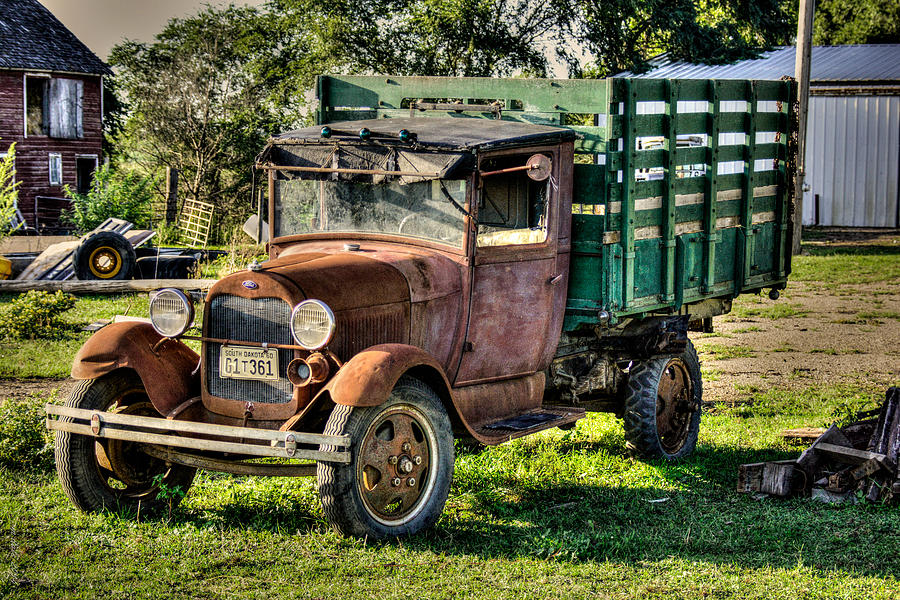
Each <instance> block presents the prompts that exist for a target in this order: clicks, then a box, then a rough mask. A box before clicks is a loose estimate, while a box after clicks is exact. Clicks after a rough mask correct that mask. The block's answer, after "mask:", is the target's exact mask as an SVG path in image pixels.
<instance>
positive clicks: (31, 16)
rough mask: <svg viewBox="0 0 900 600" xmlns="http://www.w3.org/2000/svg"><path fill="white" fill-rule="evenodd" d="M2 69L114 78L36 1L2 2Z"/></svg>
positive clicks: (0, 60)
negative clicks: (85, 74) (86, 74)
mask: <svg viewBox="0 0 900 600" xmlns="http://www.w3.org/2000/svg"><path fill="white" fill-rule="evenodd" d="M0 69H22V70H40V71H52V72H63V73H88V74H94V75H112V70H110V68H109V67H108V66H106V64H105V63H104V62H103V61H102V60H100V59H99V58H97V55H96V54H94V53H93V52H91V50H90V49H89V48H88V47H87V46H85V45H84V43H82V42H81V40H79V39H78V38H77V37H75V34H73V33H72V32H71V31H69V30H68V29H67V28H66V26H65V25H63V24H62V23H60V21H59V19H57V18H56V17H55V16H53V13H51V12H50V11H49V10H47V9H46V8H44V6H43V5H42V4H41V3H40V2H38V1H37V0H2V2H0Z"/></svg>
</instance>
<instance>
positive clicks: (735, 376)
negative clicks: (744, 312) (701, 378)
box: [694, 259, 900, 402]
mask: <svg viewBox="0 0 900 600" xmlns="http://www.w3.org/2000/svg"><path fill="white" fill-rule="evenodd" d="M898 260H900V259H898ZM892 287H893V288H894V291H895V292H896V293H892V294H885V293H884V292H885V285H870V286H854V293H852V294H851V295H849V296H845V295H840V294H841V293H846V290H841V291H840V292H835V291H828V290H822V289H820V288H816V287H813V286H810V285H807V284H804V283H791V284H789V285H788V289H787V290H786V293H785V296H784V297H782V299H780V300H778V301H776V302H773V301H771V300H769V299H768V298H767V297H766V298H760V302H761V304H760V305H756V304H754V305H752V306H753V308H757V306H759V307H760V308H763V309H766V308H769V307H771V306H774V305H775V304H777V303H789V304H790V305H791V306H792V307H797V310H798V312H799V313H800V314H798V315H795V316H789V317H784V318H775V319H773V318H768V317H765V316H749V317H736V316H733V315H723V316H721V317H717V318H716V319H715V320H714V327H715V331H716V334H713V336H708V335H707V336H695V337H694V343H695V344H697V346H698V347H699V348H700V349H701V361H702V364H703V367H704V371H706V372H707V373H708V374H709V376H708V377H706V379H707V380H706V381H705V382H704V389H705V394H704V396H705V399H706V400H707V401H712V402H738V401H740V400H742V399H744V398H746V397H748V396H749V395H750V394H751V393H753V392H757V391H766V390H769V389H772V388H781V389H799V388H807V387H810V386H814V385H833V384H839V383H842V382H845V383H854V382H857V383H865V384H871V385H874V386H877V387H888V386H889V385H896V383H897V382H898V380H900V282H898V283H895V284H893V286H892ZM873 291H877V292H879V295H877V296H873V295H871V293H872V292H873ZM885 315H887V316H885ZM891 315H898V316H891ZM722 347H724V349H723V348H722ZM704 348H705V349H706V350H707V351H705V352H704V351H703V349H704ZM728 349H731V350H733V351H734V353H736V354H748V353H749V354H750V356H738V357H735V358H727V356H729V352H728ZM710 350H711V351H710ZM723 357H725V358H723Z"/></svg>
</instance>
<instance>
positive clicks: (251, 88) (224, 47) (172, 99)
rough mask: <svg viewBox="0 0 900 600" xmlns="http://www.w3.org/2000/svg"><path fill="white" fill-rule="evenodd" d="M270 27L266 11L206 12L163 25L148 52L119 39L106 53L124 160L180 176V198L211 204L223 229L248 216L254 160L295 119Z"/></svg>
mask: <svg viewBox="0 0 900 600" xmlns="http://www.w3.org/2000/svg"><path fill="white" fill-rule="evenodd" d="M270 29H271V28H270V27H269V23H268V22H267V19H266V14H265V13H264V11H260V10H258V9H255V8H246V7H245V8H236V7H234V6H228V7H226V8H223V9H217V8H212V7H206V8H205V9H204V10H202V11H201V12H200V13H198V14H197V15H195V16H193V17H189V18H185V19H173V20H171V21H169V23H168V25H166V27H165V29H163V31H162V32H161V33H160V34H158V35H157V36H156V40H155V41H154V42H153V43H152V44H144V43H138V42H134V41H126V42H123V43H122V44H119V45H117V46H116V47H115V48H113V50H112V52H111V55H110V62H111V64H112V65H113V66H115V67H116V69H117V71H118V75H117V77H116V87H117V89H118V90H119V91H120V92H121V93H122V95H123V97H124V99H125V101H126V102H127V104H128V109H127V110H128V113H127V114H128V117H127V119H126V121H125V124H124V127H123V129H122V131H121V133H120V134H119V135H118V137H117V145H118V146H119V148H120V149H121V150H122V151H123V160H126V161H128V162H131V163H132V164H134V165H136V166H137V168H139V169H140V170H142V171H144V172H145V173H147V174H155V173H156V172H158V169H159V168H160V167H163V166H168V167H172V168H175V169H178V170H179V172H180V173H181V184H182V185H181V190H180V191H181V192H182V196H186V197H188V198H192V199H196V200H200V201H204V202H210V203H212V204H215V205H216V207H217V215H218V217H219V219H220V224H224V225H225V226H226V227H231V226H233V225H234V224H236V223H239V222H240V221H241V220H243V218H244V217H245V216H246V213H247V212H249V210H250V208H251V204H252V203H251V202H249V201H248V200H249V197H248V196H249V195H248V191H249V188H250V180H251V167H252V165H253V161H254V157H255V156H256V154H257V153H258V152H259V151H260V149H261V148H262V146H263V144H264V143H265V141H266V139H267V137H268V136H269V135H270V133H271V132H277V131H280V130H282V129H283V128H285V126H286V125H287V124H289V123H291V122H292V121H294V120H295V118H296V115H295V114H294V113H293V109H294V108H295V105H294V104H292V103H291V102H290V101H289V99H287V100H286V99H285V97H284V88H283V87H282V86H283V84H284V80H285V78H286V77H287V75H288V72H287V70H286V69H283V68H280V66H279V61H278V60H277V58H278V57H279V54H278V52H277V46H276V44H277V43H278V40H277V39H274V40H273V38H272V36H271V35H270V34H271V31H270Z"/></svg>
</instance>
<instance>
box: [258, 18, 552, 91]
mask: <svg viewBox="0 0 900 600" xmlns="http://www.w3.org/2000/svg"><path fill="white" fill-rule="evenodd" d="M270 6H271V7H272V12H273V13H275V14H282V15H285V18H286V23H293V26H294V27H293V29H294V31H298V32H302V33H301V35H309V34H310V33H312V34H313V36H314V37H315V39H316V42H315V44H314V45H315V46H316V47H318V48H321V49H323V50H324V52H323V53H324V54H327V55H328V56H330V57H331V58H332V66H337V67H339V68H341V69H342V70H344V71H347V72H354V73H385V74H387V73H390V74H394V75H450V76H468V77H474V76H485V77H487V76H498V75H499V76H503V75H511V74H514V73H517V72H522V73H525V74H529V75H536V76H540V75H545V74H546V73H547V69H548V57H547V54H548V49H549V48H550V47H552V46H553V45H554V44H555V43H556V42H558V41H559V39H558V38H559V35H560V34H561V31H562V30H561V28H560V27H559V25H560V19H559V14H558V13H557V12H555V11H553V10H549V9H548V8H547V6H545V5H541V4H539V3H534V2H527V1H526V0H509V1H503V0H396V1H391V2H387V1H385V0H334V1H331V2H326V3H322V2H316V1H314V0H271V2H270ZM298 23H300V26H297V25H298ZM289 28H290V26H286V27H285V29H289Z"/></svg>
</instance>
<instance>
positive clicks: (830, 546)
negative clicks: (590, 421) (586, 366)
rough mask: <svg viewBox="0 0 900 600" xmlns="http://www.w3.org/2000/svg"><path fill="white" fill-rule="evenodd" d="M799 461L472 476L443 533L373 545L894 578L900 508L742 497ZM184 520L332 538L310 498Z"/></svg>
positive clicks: (715, 461)
mask: <svg viewBox="0 0 900 600" xmlns="http://www.w3.org/2000/svg"><path fill="white" fill-rule="evenodd" d="M559 451H560V453H563V452H568V451H572V452H577V453H592V452H605V453H607V454H611V455H615V454H618V453H619V451H618V450H613V449H612V448H610V446H608V445H606V444H603V443H597V442H572V443H571V444H570V445H569V446H568V447H567V446H566V444H565V442H561V443H560V445H559ZM464 455H465V452H464V453H461V456H464ZM792 456H796V452H795V453H791V452H778V451H752V450H743V449H736V448H732V447H719V446H712V445H708V444H707V445H702V446H701V447H699V448H698V451H697V453H696V454H695V455H694V456H693V457H692V458H691V459H689V460H687V461H684V462H682V463H676V464H672V463H665V462H650V463H647V467H646V468H649V470H650V474H649V475H647V474H646V473H644V470H645V468H642V475H641V476H640V477H639V478H638V479H639V480H640V481H645V480H649V481H651V482H655V483H656V485H635V483H634V481H633V480H634V479H635V477H634V476H629V475H628V472H627V468H626V469H624V470H622V472H621V473H613V474H611V475H610V476H609V477H608V478H607V479H608V480H609V481H610V483H609V484H608V485H606V484H604V485H597V484H585V485H582V484H579V483H577V481H571V480H567V479H566V478H560V480H559V481H553V482H547V483H544V482H541V481H534V480H531V481H530V482H528V481H524V482H523V481H521V480H520V479H518V478H516V477H514V476H512V475H509V474H506V473H503V474H500V475H499V476H498V475H497V474H492V473H490V472H482V471H487V470H486V469H484V470H483V469H478V468H468V469H466V470H465V472H464V473H461V474H459V475H460V476H459V477H458V478H457V481H456V482H455V483H454V486H453V489H452V490H451V495H450V499H449V500H448V503H447V506H446V507H445V509H444V512H443V514H442V516H441V518H440V521H439V522H438V525H437V526H436V527H434V528H433V529H431V530H428V531H426V532H423V533H421V534H419V535H417V536H414V537H412V538H408V539H405V540H402V541H396V542H395V541H388V542H381V543H378V544H374V546H375V548H379V547H382V546H389V547H390V546H399V545H402V546H403V547H405V548H410V549H415V550H420V551H427V552H432V553H435V554H450V555H475V556H479V557H482V558H485V559H497V558H506V559H511V558H533V559H539V560H561V561H573V562H582V561H598V562H602V561H606V560H615V561H620V562H622V561H624V562H640V561H661V560H665V559H667V558H670V557H677V558H679V559H683V560H686V561H703V562H711V563H723V564H724V563H728V564H738V565H741V566H743V567H763V566H767V567H775V568H785V569H791V568H795V567H796V566H797V565H798V564H801V563H802V564H804V565H806V566H815V567H817V568H821V569H828V570H839V571H846V570H853V571H855V572H858V573H861V574H867V575H877V576H887V575H893V574H896V573H897V572H898V569H900V558H898V556H897V554H896V550H895V548H894V546H893V542H892V541H891V540H892V539H893V537H892V536H893V532H895V531H896V530H897V529H898V528H900V514H898V513H900V511H898V510H897V509H891V508H886V507H873V506H862V505H861V506H828V505H822V504H818V503H814V502H812V501H810V500H807V499H764V500H759V501H757V500H754V499H752V498H750V497H748V496H746V495H741V494H738V493H737V492H736V491H735V482H736V475H737V467H738V465H740V464H743V463H749V462H760V461H765V460H781V459H785V458H789V457H792ZM617 469H618V467H617V468H616V469H613V470H614V471H615V470H617ZM545 479H549V478H545ZM569 479H571V478H569ZM575 479H577V476H576V478H575ZM308 491H310V492H311V490H308ZM308 496H309V495H308ZM174 521H175V522H179V521H181V522H192V523H200V524H203V523H204V522H210V523H215V525H216V526H217V527H218V528H222V529H225V530H232V531H235V532H239V531H243V530H248V529H251V530H265V531H275V532H285V533H288V534H294V533H298V534H305V533H313V534H316V533H323V534H324V533H325V532H326V531H327V530H328V527H327V524H326V523H325V521H324V519H323V517H322V515H321V511H320V510H319V508H318V507H317V505H316V502H315V500H314V498H313V497H312V496H309V497H304V498H303V499H302V501H300V502H291V501H290V499H288V500H287V501H285V499H283V498H279V497H278V495H277V494H275V493H272V492H270V493H269V494H267V495H266V494H262V495H259V496H258V497H256V498H255V499H254V500H253V501H248V500H247V498H246V497H241V496H239V495H238V496H235V497H234V498H233V499H230V500H226V501H224V502H219V503H217V504H216V505H215V506H211V507H209V508H205V507H199V508H194V509H191V510H186V511H179V514H177V515H176V516H175V519H174Z"/></svg>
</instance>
